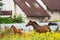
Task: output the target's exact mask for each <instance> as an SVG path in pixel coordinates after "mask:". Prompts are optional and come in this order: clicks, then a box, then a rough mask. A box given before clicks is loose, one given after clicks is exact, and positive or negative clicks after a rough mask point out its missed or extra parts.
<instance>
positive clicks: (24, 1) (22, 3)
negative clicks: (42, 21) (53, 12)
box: [14, 0, 50, 17]
mask: <svg viewBox="0 0 60 40" xmlns="http://www.w3.org/2000/svg"><path fill="white" fill-rule="evenodd" d="M14 2H15V3H16V4H17V5H18V6H19V7H20V8H21V9H22V10H23V11H24V12H25V14H26V15H27V16H34V17H40V16H41V17H50V15H49V14H48V13H47V12H46V11H45V10H44V9H43V8H42V6H41V5H39V3H38V2H37V1H36V0H14ZM36 6H37V7H36Z"/></svg>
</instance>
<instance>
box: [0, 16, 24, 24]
mask: <svg viewBox="0 0 60 40" xmlns="http://www.w3.org/2000/svg"><path fill="white" fill-rule="evenodd" d="M22 22H24V20H23V17H22V16H21V15H20V16H18V17H16V16H14V19H13V18H10V17H4V18H2V17H0V24H2V23H22Z"/></svg>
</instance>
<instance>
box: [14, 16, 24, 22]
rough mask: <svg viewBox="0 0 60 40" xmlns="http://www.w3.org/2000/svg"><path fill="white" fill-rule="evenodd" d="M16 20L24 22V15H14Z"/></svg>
mask: <svg viewBox="0 0 60 40" xmlns="http://www.w3.org/2000/svg"><path fill="white" fill-rule="evenodd" d="M14 20H15V22H18V23H22V22H24V20H23V17H22V16H21V15H19V16H18V17H16V15H14Z"/></svg>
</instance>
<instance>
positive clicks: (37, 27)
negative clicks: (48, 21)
mask: <svg viewBox="0 0 60 40" xmlns="http://www.w3.org/2000/svg"><path fill="white" fill-rule="evenodd" d="M30 25H32V26H33V28H34V30H36V32H39V33H46V32H47V31H49V32H50V31H51V29H50V27H49V26H40V25H38V24H37V23H36V22H34V21H31V20H30V21H29V22H28V24H27V25H26V27H27V26H30Z"/></svg>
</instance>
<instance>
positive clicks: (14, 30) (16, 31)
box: [11, 25, 22, 34]
mask: <svg viewBox="0 0 60 40" xmlns="http://www.w3.org/2000/svg"><path fill="white" fill-rule="evenodd" d="M11 29H12V30H13V32H14V34H16V33H19V34H22V32H21V29H16V28H15V26H14V25H12V26H11Z"/></svg>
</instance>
